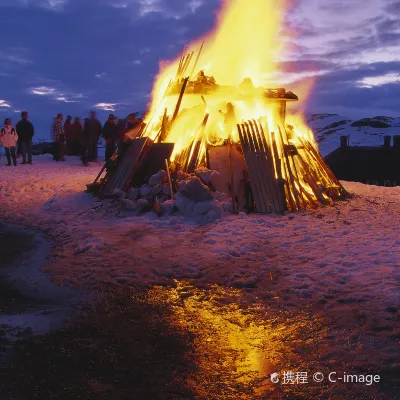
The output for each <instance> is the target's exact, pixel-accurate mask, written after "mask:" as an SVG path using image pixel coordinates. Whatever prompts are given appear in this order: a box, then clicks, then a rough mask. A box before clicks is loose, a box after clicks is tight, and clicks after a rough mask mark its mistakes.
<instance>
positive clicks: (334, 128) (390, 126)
mask: <svg viewBox="0 0 400 400" xmlns="http://www.w3.org/2000/svg"><path fill="white" fill-rule="evenodd" d="M307 122H308V125H309V126H310V128H311V129H312V131H313V132H314V136H315V139H316V141H317V143H318V146H319V149H320V151H321V154H322V155H323V156H326V155H328V154H329V153H330V152H332V151H333V150H335V149H337V148H338V147H339V145H340V136H347V135H349V136H350V145H351V146H381V145H383V136H386V135H388V136H394V135H400V118H392V117H385V116H376V117H372V118H362V119H358V120H355V119H351V118H347V117H344V116H342V115H338V114H311V115H308V117H307ZM392 143H393V141H392Z"/></svg>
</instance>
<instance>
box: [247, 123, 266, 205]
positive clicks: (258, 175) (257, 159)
mask: <svg viewBox="0 0 400 400" xmlns="http://www.w3.org/2000/svg"><path fill="white" fill-rule="evenodd" d="M243 125H244V126H245V134H246V135H247V140H248V143H249V148H250V151H251V153H252V154H251V157H253V158H254V164H255V170H254V173H253V176H250V182H251V180H252V179H255V180H256V181H257V183H258V190H259V197H260V200H261V201H262V203H261V204H260V205H259V207H258V209H259V210H260V211H261V212H263V213H271V212H272V208H271V206H270V204H269V199H268V195H267V188H266V187H265V184H264V182H263V179H262V173H263V169H264V167H263V164H262V160H261V155H260V154H259V152H257V149H256V147H255V143H254V137H253V134H252V132H251V128H250V125H249V124H248V123H247V122H245V123H244V124H243ZM243 125H242V126H243ZM256 209H257V207H256Z"/></svg>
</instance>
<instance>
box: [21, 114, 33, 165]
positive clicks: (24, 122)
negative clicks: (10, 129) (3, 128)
mask: <svg viewBox="0 0 400 400" xmlns="http://www.w3.org/2000/svg"><path fill="white" fill-rule="evenodd" d="M16 129H17V134H18V141H19V144H20V151H21V152H22V163H21V164H26V163H27V158H28V164H32V138H33V135H34V134H35V131H34V128H33V125H32V122H31V121H28V112H27V111H22V113H21V121H19V122H18V123H17V126H16Z"/></svg>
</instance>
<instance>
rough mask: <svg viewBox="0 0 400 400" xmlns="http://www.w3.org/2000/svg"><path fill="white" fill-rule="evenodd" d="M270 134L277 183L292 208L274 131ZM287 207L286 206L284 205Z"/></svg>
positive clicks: (291, 200)
mask: <svg viewBox="0 0 400 400" xmlns="http://www.w3.org/2000/svg"><path fill="white" fill-rule="evenodd" d="M270 135H271V143H272V149H273V153H274V160H275V165H276V173H277V175H278V183H279V184H280V185H281V187H282V188H283V190H284V192H285V199H286V204H288V203H289V204H290V206H291V208H292V209H293V208H294V204H293V199H292V195H291V193H290V187H289V182H288V181H287V180H286V179H284V178H283V174H282V160H281V159H280V158H279V152H278V146H277V144H276V140H275V133H274V132H270ZM286 209H287V206H286Z"/></svg>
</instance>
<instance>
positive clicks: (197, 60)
mask: <svg viewBox="0 0 400 400" xmlns="http://www.w3.org/2000/svg"><path fill="white" fill-rule="evenodd" d="M203 46H204V41H203V43H202V44H201V46H200V50H199V52H198V53H197V58H196V61H195V63H194V65H193V68H192V72H191V73H190V78H191V77H192V76H193V74H194V70H195V69H196V67H197V63H198V62H199V58H200V54H201V52H202V50H203ZM202 97H203V96H202Z"/></svg>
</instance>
